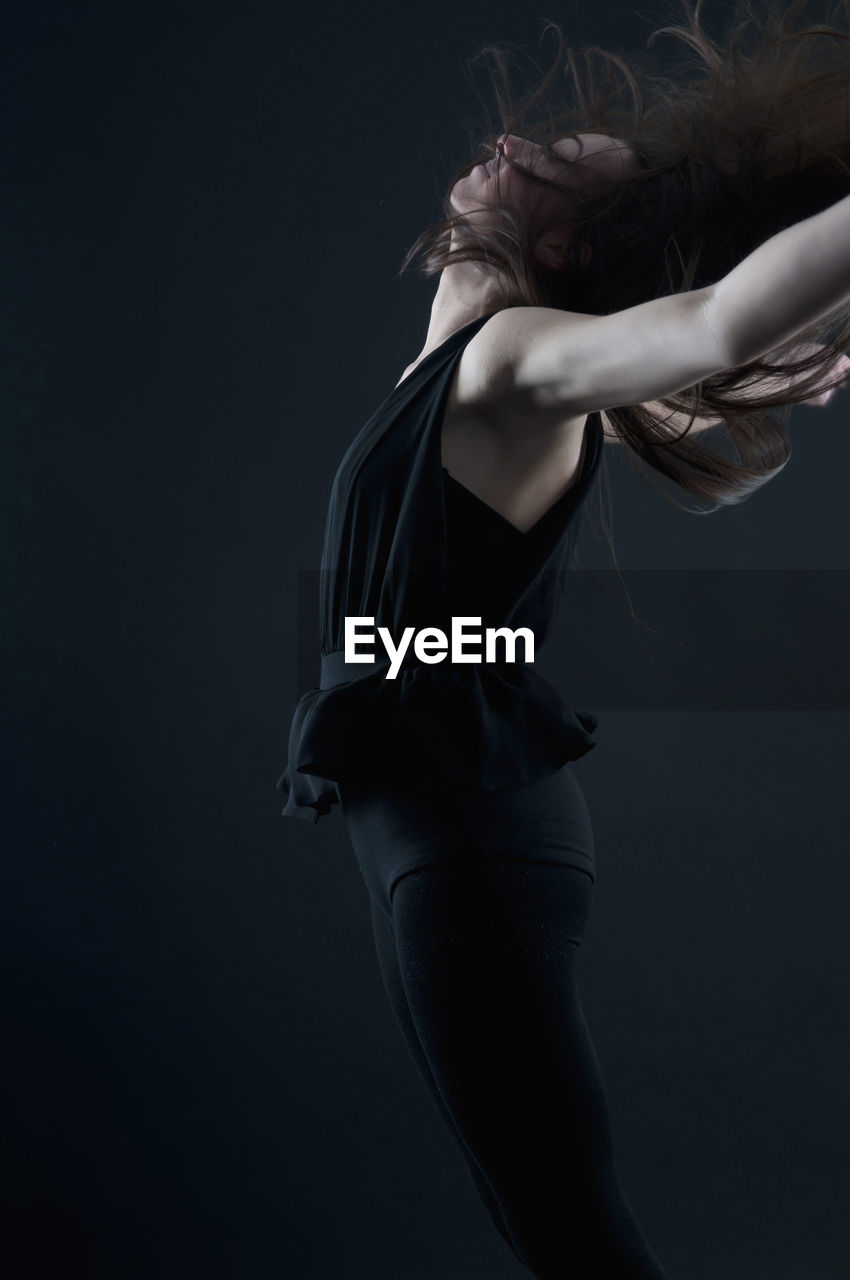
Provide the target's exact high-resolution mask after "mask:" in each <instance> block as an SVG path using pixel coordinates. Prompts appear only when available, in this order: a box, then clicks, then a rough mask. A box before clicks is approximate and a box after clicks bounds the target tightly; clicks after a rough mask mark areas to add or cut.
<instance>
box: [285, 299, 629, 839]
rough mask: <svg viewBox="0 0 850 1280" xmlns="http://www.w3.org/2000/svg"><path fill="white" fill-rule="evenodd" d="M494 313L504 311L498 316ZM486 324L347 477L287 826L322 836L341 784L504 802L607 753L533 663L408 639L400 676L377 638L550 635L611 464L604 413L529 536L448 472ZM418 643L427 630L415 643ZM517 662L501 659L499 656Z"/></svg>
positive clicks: (377, 429)
mask: <svg viewBox="0 0 850 1280" xmlns="http://www.w3.org/2000/svg"><path fill="white" fill-rule="evenodd" d="M491 314H495V313H491ZM489 318H490V316H489V315H485V316H481V317H479V318H478V319H477V320H473V321H472V322H471V323H470V324H468V325H465V326H464V327H463V328H462V329H458V330H457V331H456V332H455V333H453V334H452V335H451V337H450V338H448V339H447V340H446V341H445V342H444V343H443V344H442V345H441V346H440V347H438V348H436V349H435V350H434V351H432V352H430V354H429V355H427V356H426V357H425V359H424V360H423V361H422V362H421V363H420V364H419V365H418V366H417V368H416V369H415V370H414V371H413V372H412V373H411V374H409V375H408V377H407V378H405V379H404V381H403V382H402V383H401V384H400V385H399V386H397V387H396V388H395V389H394V390H393V391H391V392H390V394H389V395H388V396H387V397H386V398H385V399H384V401H383V402H382V403H381V404H380V405H379V406H378V408H377V409H376V411H375V412H374V413H373V415H372V417H371V418H370V419H369V420H368V422H367V423H366V424H365V426H364V427H363V428H362V429H361V430H360V432H359V433H358V434H357V435H356V436H355V438H354V440H353V441H352V442H351V444H350V445H349V447H348V449H347V450H346V452H345V454H344V455H343V458H342V461H341V462H340V465H339V468H338V470H337V473H336V477H335V479H334V482H333V486H332V489H331V495H330V504H329V507H328V514H327V519H326V523H325V534H324V543H323V549H322V562H321V571H320V584H319V635H320V652H321V675H320V680H319V686H318V687H317V688H312V689H308V690H307V691H306V692H305V693H304V694H303V695H302V696H301V698H300V699H299V701H298V704H297V706H296V707H295V710H294V713H293V716H292V722H291V725H290V732H289V759H288V762H287V764H286V767H285V768H284V770H283V773H282V774H281V776H280V777H279V778H278V780H277V782H276V784H275V785H276V787H277V789H278V790H279V791H281V792H282V793H283V794H284V795H285V797H286V804H285V807H284V809H283V811H282V812H283V816H284V817H290V818H300V819H302V820H305V821H307V822H312V823H315V822H317V821H318V819H319V818H320V817H321V816H322V815H324V814H326V813H328V812H329V811H330V809H331V806H332V805H335V804H338V803H339V793H338V791H337V783H342V782H345V781H346V780H350V781H352V782H357V783H364V782H365V783H374V784H375V785H377V786H378V787H380V786H382V785H384V786H386V785H393V784H398V785H404V786H410V787H414V788H416V789H420V788H421V789H423V790H428V791H434V790H439V791H449V792H451V791H456V790H463V791H491V790H499V789H501V788H505V787H514V786H519V785H521V784H522V783H524V782H530V781H531V780H532V779H534V778H539V777H543V776H545V775H547V774H550V773H554V772H556V771H557V770H558V769H560V768H561V766H562V765H563V764H564V763H565V762H566V761H567V760H575V759H578V758H579V757H580V756H583V755H584V754H586V752H588V751H590V750H591V749H592V748H593V747H594V746H595V745H596V743H595V742H594V740H593V737H592V734H593V732H594V730H595V729H596V725H597V720H596V717H595V715H593V713H592V712H582V711H579V712H575V711H573V710H572V708H571V707H570V706H568V705H567V703H566V702H565V701H564V699H563V698H562V697H561V695H560V694H559V692H558V691H557V690H556V689H555V688H554V686H553V685H552V684H550V683H549V681H547V680H546V679H544V677H543V676H541V675H540V674H539V673H538V672H537V671H536V670H535V668H534V666H533V664H529V663H526V662H524V661H522V657H523V653H524V648H523V644H522V641H521V640H519V641H518V642H517V649H516V654H515V656H516V658H517V659H518V660H517V661H515V662H508V661H506V660H505V659H504V658H503V657H501V656H499V658H498V660H497V661H494V662H485V661H481V662H480V663H457V662H451V661H450V659H451V654H450V653H448V654H446V655H445V657H444V659H443V660H442V661H441V662H437V663H425V662H420V661H419V660H418V659H417V658H416V657H415V655H414V651H413V644H412V643H411V644H410V646H409V648H408V650H407V654H406V656H405V659H404V661H403V663H402V666H401V668H400V670H399V671H398V674H397V675H396V677H395V679H388V678H386V675H387V671H388V668H389V658H388V657H387V656H386V652H385V649H384V647H383V645H382V643H381V642H380V640H379V639H378V627H381V626H384V627H386V628H387V629H388V631H389V634H390V636H391V637H392V641H393V643H394V644H398V643H399V641H400V639H401V637H402V635H403V633H404V631H405V629H406V628H410V627H414V628H415V630H416V631H418V630H419V629H420V628H423V627H440V628H441V630H444V631H445V632H446V634H447V635H448V634H449V633H450V630H451V623H450V619H451V618H452V617H461V616H463V617H470V616H473V617H480V618H481V619H482V621H481V625H480V627H479V626H478V625H474V626H470V627H468V630H470V631H471V632H473V633H481V634H482V641H481V644H480V645H477V646H475V647H474V649H470V648H469V647H468V648H467V652H473V651H479V652H481V654H482V657H483V654H484V648H483V628H485V627H488V626H494V627H496V626H505V627H510V628H517V627H530V628H531V629H532V631H533V633H534V639H535V653H536V652H537V651H538V650H539V647H540V644H541V643H542V642H543V640H544V639H545V637H546V634H547V632H548V631H549V630H550V627H551V624H552V622H553V620H554V617H555V612H556V609H557V605H558V597H559V585H560V575H561V573H562V571H563V570H564V568H565V567H566V565H567V562H568V560H569V556H570V553H571V551H572V548H573V546H574V543H575V538H576V534H577V524H578V522H577V516H578V514H579V512H580V510H581V507H582V504H583V502H584V499H585V498H586V496H587V493H588V490H589V488H590V486H591V483H592V481H593V478H594V476H595V474H596V471H597V469H598V466H599V462H600V460H601V456H602V446H603V435H602V423H601V419H600V416H599V414H598V413H593V414H590V415H589V417H588V420H587V424H586V427H585V433H586V434H585V442H584V460H583V464H582V466H581V469H580V473H579V476H578V478H577V480H576V482H575V483H574V484H573V486H572V487H571V488H570V489H569V490H568V491H567V492H566V493H565V494H564V495H563V496H562V497H561V498H559V499H558V500H557V501H556V502H555V503H554V504H553V506H551V507H550V508H549V510H548V511H547V512H546V513H545V514H544V515H543V516H542V517H541V519H540V520H538V521H537V523H536V524H535V525H534V526H533V527H532V528H531V529H530V530H528V531H527V532H525V533H523V532H521V531H520V530H519V529H517V528H516V527H515V526H514V525H513V524H511V522H510V521H509V520H507V519H506V518H505V517H504V516H501V515H500V514H499V513H498V512H496V511H495V510H494V509H493V508H492V507H490V506H489V505H488V504H487V503H486V502H484V501H483V500H482V499H481V498H478V497H477V496H476V495H475V494H473V493H472V491H471V490H469V489H467V488H466V487H465V486H464V485H462V484H461V483H460V482H459V481H457V480H455V479H454V477H453V476H452V475H450V473H449V472H448V470H447V469H446V468H445V467H443V466H442V460H441V441H440V437H441V430H442V421H443V411H444V407H445V402H446V399H447V396H448V391H449V387H450V384H451V381H452V377H453V375H454V371H455V369H456V367H457V364H458V361H459V360H460V356H461V353H462V352H463V350H464V347H465V346H466V344H467V343H468V342H469V341H470V339H471V338H472V337H473V336H474V335H475V334H476V333H477V332H478V330H479V329H480V328H481V327H482V325H483V324H484V323H485V321H486V320H488V319H489ZM346 617H349V618H350V617H357V618H373V619H374V622H373V623H370V624H368V626H363V627H361V635H362V632H363V631H374V633H375V643H374V647H373V648H370V647H369V646H365V645H364V644H363V642H362V639H361V646H360V652H361V653H368V652H371V653H374V655H375V658H376V661H375V662H374V663H370V664H363V663H357V664H354V663H348V664H346V662H345V655H344V645H345V632H344V620H345V618H346ZM414 634H415V633H414ZM503 652H504V651H503V650H497V653H499V654H500V655H501V654H502V653H503Z"/></svg>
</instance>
